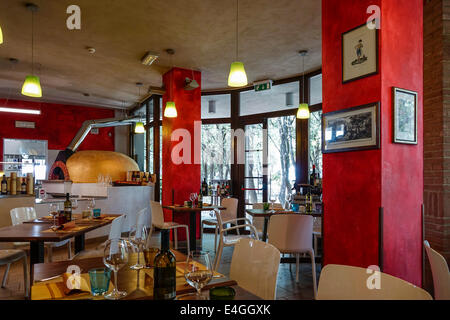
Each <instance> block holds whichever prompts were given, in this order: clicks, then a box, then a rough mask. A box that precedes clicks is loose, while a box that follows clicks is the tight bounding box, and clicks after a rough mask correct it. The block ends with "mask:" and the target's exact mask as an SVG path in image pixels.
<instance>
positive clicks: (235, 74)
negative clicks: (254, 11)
mask: <svg viewBox="0 0 450 320" xmlns="http://www.w3.org/2000/svg"><path fill="white" fill-rule="evenodd" d="M238 56H239V0H236V61H234V62H233V63H231V67H230V74H229V75H228V85H229V86H230V87H243V86H246V85H247V84H248V81H247V74H246V73H245V68H244V63H242V62H240V61H239V58H238Z"/></svg>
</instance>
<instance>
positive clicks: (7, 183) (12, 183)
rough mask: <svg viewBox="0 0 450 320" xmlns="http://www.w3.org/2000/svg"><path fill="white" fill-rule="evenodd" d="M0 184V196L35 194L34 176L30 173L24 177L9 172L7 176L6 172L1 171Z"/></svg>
mask: <svg viewBox="0 0 450 320" xmlns="http://www.w3.org/2000/svg"><path fill="white" fill-rule="evenodd" d="M0 185H1V188H0V195H2V196H17V195H21V196H23V195H30V196H34V195H35V192H34V189H35V184H34V176H33V174H32V173H28V174H27V175H26V176H25V177H19V176H18V175H17V173H16V172H10V176H9V177H7V175H6V173H3V174H2V176H1V181H0Z"/></svg>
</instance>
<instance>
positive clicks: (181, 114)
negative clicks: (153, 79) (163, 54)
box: [162, 68, 201, 240]
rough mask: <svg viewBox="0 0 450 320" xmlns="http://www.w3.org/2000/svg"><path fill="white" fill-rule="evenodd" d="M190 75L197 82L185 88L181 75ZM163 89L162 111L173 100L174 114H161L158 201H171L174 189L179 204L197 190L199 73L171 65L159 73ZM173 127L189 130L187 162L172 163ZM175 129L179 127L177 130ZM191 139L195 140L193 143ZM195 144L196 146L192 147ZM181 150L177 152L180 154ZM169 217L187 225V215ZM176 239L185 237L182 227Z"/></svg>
mask: <svg viewBox="0 0 450 320" xmlns="http://www.w3.org/2000/svg"><path fill="white" fill-rule="evenodd" d="M193 75H194V78H195V80H196V81H197V82H198V84H199V85H200V86H199V87H198V88H197V89H195V90H185V89H184V86H185V79H186V78H190V79H192V76H193ZM163 83H164V86H165V89H166V93H165V94H164V95H163V105H162V108H163V112H164V108H165V105H166V102H167V101H174V102H175V106H176V108H177V113H178V116H177V117H176V118H166V117H164V116H163V124H162V126H163V128H162V129H163V130H162V204H163V205H171V204H172V190H174V193H175V198H174V203H175V204H183V203H184V201H187V200H189V195H190V194H191V193H193V192H197V193H198V191H199V190H200V184H201V182H200V180H201V176H200V163H197V164H196V163H195V161H194V160H195V159H194V155H195V154H197V155H198V156H197V157H198V158H200V157H199V155H200V152H201V150H200V139H201V137H200V135H199V134H198V133H197V135H194V124H195V121H201V88H200V87H201V73H200V72H197V71H194V72H192V70H186V69H181V68H173V69H171V70H170V71H168V72H167V73H165V74H164V75H163ZM177 129H184V130H187V131H186V132H189V134H190V137H188V138H189V139H190V141H189V145H190V147H191V157H190V158H191V159H190V161H189V162H190V163H181V164H176V163H174V161H173V159H172V150H173V148H174V147H175V146H177V145H178V144H179V143H183V139H184V138H183V139H176V140H175V141H172V133H173V132H174V131H175V130H177ZM178 132H179V131H178ZM195 140H196V141H197V143H195ZM195 148H197V150H195ZM183 152H185V150H183V151H182V152H181V154H180V155H181V156H182V155H183ZM165 220H166V221H172V212H171V211H165ZM173 221H176V222H179V223H183V224H187V225H189V216H188V215H179V216H174V217H173ZM197 238H200V215H198V217H197ZM178 240H186V234H185V231H184V229H179V231H178Z"/></svg>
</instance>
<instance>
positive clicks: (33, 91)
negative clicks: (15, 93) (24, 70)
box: [22, 75, 42, 98]
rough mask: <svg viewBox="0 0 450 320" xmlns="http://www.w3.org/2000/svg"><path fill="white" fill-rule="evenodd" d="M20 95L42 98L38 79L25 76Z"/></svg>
mask: <svg viewBox="0 0 450 320" xmlns="http://www.w3.org/2000/svg"><path fill="white" fill-rule="evenodd" d="M22 94H23V95H24V96H28V97H33V98H40V97H42V89H41V82H40V81H39V77H36V76H32V75H31V76H27V77H26V78H25V82H24V83H23V86H22Z"/></svg>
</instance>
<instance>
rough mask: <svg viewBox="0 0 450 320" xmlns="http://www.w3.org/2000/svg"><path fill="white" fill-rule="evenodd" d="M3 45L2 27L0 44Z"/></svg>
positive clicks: (0, 28)
mask: <svg viewBox="0 0 450 320" xmlns="http://www.w3.org/2000/svg"><path fill="white" fill-rule="evenodd" d="M2 43H3V32H2V27H0V44H2Z"/></svg>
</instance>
